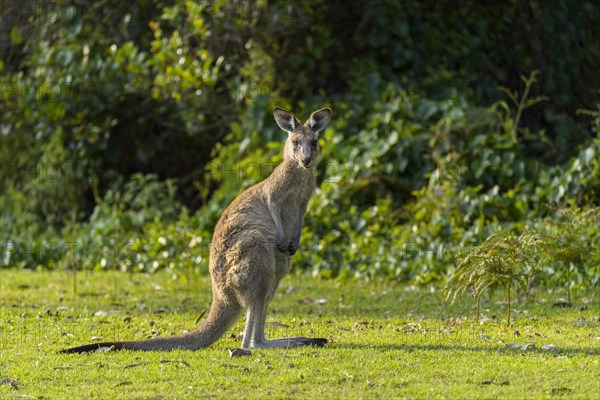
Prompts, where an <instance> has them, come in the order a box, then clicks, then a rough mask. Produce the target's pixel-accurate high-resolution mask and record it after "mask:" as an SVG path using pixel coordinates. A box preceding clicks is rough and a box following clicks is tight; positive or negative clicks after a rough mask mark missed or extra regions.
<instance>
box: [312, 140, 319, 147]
mask: <svg viewBox="0 0 600 400" xmlns="http://www.w3.org/2000/svg"><path fill="white" fill-rule="evenodd" d="M311 144H312V147H317V145H318V144H319V141H318V140H313V141H312V142H311Z"/></svg>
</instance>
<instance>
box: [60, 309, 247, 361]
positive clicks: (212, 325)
mask: <svg viewBox="0 0 600 400" xmlns="http://www.w3.org/2000/svg"><path fill="white" fill-rule="evenodd" d="M239 315H240V306H239V305H237V304H224V303H221V302H215V301H213V304H212V306H211V308H210V312H209V313H208V317H206V319H205V320H204V321H203V322H202V324H201V325H200V326H199V327H198V328H196V329H194V330H193V331H191V332H187V333H183V334H181V335H175V336H169V337H164V338H153V339H147V340H137V341H132V342H106V343H94V344H87V345H84V346H78V347H72V348H70V349H65V350H61V353H87V352H94V351H97V350H98V349H101V348H111V350H112V349H114V350H142V351H153V350H175V349H184V350H197V349H201V348H204V347H208V346H210V345H211V344H213V343H214V342H215V341H216V340H217V339H219V338H220V337H221V336H223V334H224V333H225V332H226V331H227V330H228V329H229V328H230V327H231V326H232V325H233V324H234V323H235V321H237V319H238V317H239Z"/></svg>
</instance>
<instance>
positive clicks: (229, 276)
mask: <svg viewBox="0 0 600 400" xmlns="http://www.w3.org/2000/svg"><path fill="white" fill-rule="evenodd" d="M273 115H274V117H275V121H276V122H277V124H278V125H279V127H280V128H281V129H283V130H284V131H286V132H287V133H288V137H287V141H286V142H285V147H284V158H283V162H282V163H281V164H279V165H278V166H277V167H276V168H275V170H274V171H273V173H272V174H271V175H270V176H269V177H268V178H266V179H265V180H264V181H262V182H260V183H257V184H256V185H254V186H252V187H250V188H248V189H247V190H245V191H244V192H243V193H242V194H240V195H239V196H238V197H237V198H236V199H235V200H233V202H232V203H231V204H230V205H229V207H227V208H226V209H225V211H224V212H223V214H222V215H221V218H220V219H219V222H218V223H217V225H216V227H215V231H214V236H213V241H212V244H211V248H210V265H209V270H210V275H211V281H212V304H211V307H210V311H209V314H208V316H207V317H206V319H205V320H204V321H203V323H202V324H201V325H200V326H199V327H198V328H196V329H195V330H193V331H190V332H187V333H183V334H180V335H176V336H170V337H164V338H153V339H148V340H139V341H131V342H112V343H95V344H89V345H85V346H79V347H74V348H70V349H66V350H63V351H62V353H83V352H89V351H95V350H97V349H99V348H101V347H113V348H115V349H129V350H172V349H189V350H195V349H200V348H204V347H207V346H209V345H211V344H212V343H213V342H215V341H216V340H217V339H219V338H220V337H221V336H223V334H224V333H225V332H226V331H227V330H228V329H229V328H230V327H231V326H232V325H233V324H234V323H235V322H236V321H237V319H238V318H239V316H240V314H241V313H242V310H243V309H245V310H246V325H245V328H244V339H243V342H242V348H244V349H274V348H292V347H300V346H311V345H312V346H319V347H320V346H324V345H325V343H327V340H326V339H316V338H305V337H292V338H282V339H273V340H267V339H266V338H265V317H266V312H267V305H268V304H269V302H270V301H271V299H272V298H273V295H274V294H275V290H276V289H277V285H278V283H279V281H280V280H281V278H283V276H285V274H287V272H288V271H289V269H290V256H292V255H293V254H294V253H296V250H297V249H298V244H299V242H300V233H301V230H302V223H303V220H304V214H305V213H306V206H307V204H308V201H309V200H310V198H311V196H312V194H313V191H314V189H315V186H316V165H317V162H318V156H319V142H318V132H319V131H320V130H322V129H323V128H325V126H326V125H327V123H328V122H329V119H330V118H331V110H330V109H329V108H323V109H320V110H318V111H315V112H313V113H312V114H311V116H310V117H309V118H308V120H307V121H306V122H305V123H304V124H301V123H300V122H299V121H298V119H297V118H296V117H295V116H294V114H292V113H291V112H289V111H286V110H284V109H282V108H277V107H276V108H275V109H273Z"/></svg>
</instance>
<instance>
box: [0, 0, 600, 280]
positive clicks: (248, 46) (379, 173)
mask: <svg viewBox="0 0 600 400" xmlns="http://www.w3.org/2000/svg"><path fill="white" fill-rule="evenodd" d="M30 3H31V2H26V3H24V6H23V8H22V10H21V12H20V13H18V15H17V16H16V17H15V18H10V19H6V18H4V17H5V16H6V15H7V14H3V15H2V16H3V21H5V20H6V21H8V22H7V23H6V24H5V25H3V26H2V29H0V31H2V32H1V33H3V35H0V44H2V46H0V78H1V80H2V81H1V82H0V83H1V84H2V89H3V91H2V93H1V96H0V103H1V105H2V114H1V115H0V163H1V165H2V176H1V178H2V185H1V189H0V190H1V192H0V208H1V209H2V210H3V212H2V215H1V218H0V239H1V240H2V242H3V265H4V266H11V267H12V266H16V267H22V268H40V267H42V268H60V267H63V268H67V267H68V268H74V269H76V268H115V269H123V270H129V271H137V270H141V271H148V272H151V271H154V270H156V269H159V268H166V269H169V270H170V271H172V273H173V276H188V275H190V274H191V273H205V272H206V262H207V259H206V257H207V256H206V254H207V251H206V249H207V248H208V247H207V246H208V243H209V241H210V237H211V234H212V229H213V227H214V224H215V223H216V221H217V219H218V217H219V215H220V213H221V212H222V210H223V209H224V208H225V207H226V206H227V204H228V203H229V202H230V201H231V200H232V199H233V198H234V197H235V196H236V195H237V194H239V193H240V192H241V191H242V190H243V189H244V188H246V187H248V186H250V185H251V184H253V183H255V182H257V181H259V180H261V179H263V178H264V177H266V176H267V175H268V174H269V173H270V172H271V170H272V169H273V167H274V166H275V165H276V164H277V163H278V162H280V161H281V147H282V146H281V144H282V141H283V139H284V135H285V134H284V133H283V132H281V131H280V130H279V129H278V128H277V127H276V125H275V123H274V122H273V119H272V115H271V111H270V110H271V109H272V107H273V106H276V105H278V106H284V107H288V108H292V109H293V110H294V112H295V113H296V114H298V115H300V116H301V115H306V114H307V113H308V112H309V111H311V110H312V109H314V108H315V107H318V106H331V107H332V108H333V110H334V118H333V120H332V123H331V124H330V126H329V127H328V128H327V130H326V131H325V132H323V133H322V137H321V139H320V141H321V145H322V147H323V160H322V162H321V164H320V166H319V181H320V187H319V188H318V190H317V191H316V193H315V196H314V199H313V201H312V203H311V206H310V210H309V214H308V215H307V218H306V220H305V222H306V226H305V228H304V231H303V236H302V245H301V251H300V252H299V253H298V255H297V256H296V257H295V259H294V265H295V268H296V269H297V271H300V272H302V271H305V272H307V273H310V274H312V275H314V276H319V277H323V278H338V279H348V278H366V279H374V278H377V277H381V276H383V277H387V278H391V279H397V280H402V281H411V282H415V283H428V282H434V283H440V282H443V281H445V280H446V279H447V277H448V276H449V274H452V273H453V272H455V270H456V266H455V265H454V260H455V258H456V256H457V255H459V254H461V252H462V251H463V250H464V249H465V248H472V247H475V246H478V245H481V244H482V243H485V242H486V240H487V238H488V237H490V235H492V237H496V235H506V234H507V233H510V234H513V235H516V236H515V237H519V236H518V235H519V234H521V233H523V232H525V231H526V230H527V229H534V228H535V231H536V232H538V233H540V235H542V233H543V234H544V235H547V236H543V235H542V236H541V237H543V240H544V241H548V243H551V242H552V243H558V242H560V241H561V240H563V239H560V235H562V234H566V233H565V232H568V230H564V229H563V228H564V227H561V226H562V225H560V224H561V223H562V222H560V221H562V220H563V218H565V217H564V216H563V215H562V214H561V213H562V212H563V211H562V210H565V209H567V210H571V211H569V212H573V213H575V214H577V215H579V214H578V213H582V212H584V211H580V209H583V210H586V209H588V207H589V209H595V208H594V207H598V205H599V203H600V201H599V197H598V196H599V193H598V188H599V187H600V163H599V159H600V158H599V157H598V154H600V137H599V136H598V134H599V132H600V101H599V100H598V94H599V93H600V92H599V91H598V89H599V87H600V82H599V81H598V76H599V75H598V74H597V71H596V68H595V66H596V65H598V60H599V58H600V52H599V51H598V48H597V46H596V42H595V41H594V38H595V37H597V36H598V32H599V31H598V29H600V28H599V27H600V13H599V12H598V10H597V9H596V8H594V7H593V6H592V2H591V1H584V2H583V3H581V4H567V3H565V2H551V3H552V4H551V5H550V6H546V3H544V4H542V3H541V2H540V1H538V0H532V1H530V2H526V3H523V2H518V1H516V0H510V1H507V2H504V3H502V4H499V3H498V4H495V5H493V6H489V5H479V4H470V5H469V7H465V6H464V5H459V6H457V5H456V4H455V3H454V2H446V1H442V2H437V3H436V4H435V5H433V4H428V3H423V4H421V3H417V2H396V1H387V0H386V1H378V2H365V3H360V4H359V3H356V4H353V6H351V7H349V6H348V5H347V4H346V2H340V1H329V2H325V1H321V0H318V1H312V2H297V3H290V2H288V1H284V0H282V1H273V2H229V1H225V0H222V1H221V0H219V1H214V2H195V1H189V0H172V1H163V0H149V1H145V2H139V3H135V4H134V3H123V2H117V1H115V0H101V1H97V2H95V3H93V4H90V3H89V2H87V1H83V0H81V1H80V0H76V1H66V0H65V1H62V0H61V1H56V2H51V3H52V4H51V5H49V6H48V9H47V10H46V9H45V10H44V11H47V12H48V15H49V16H50V18H39V11H40V10H37V11H36V10H33V9H31V7H32V5H31V4H30ZM11 7H12V5H11ZM3 12H4V13H13V14H14V13H15V10H14V9H13V8H7V9H5V10H4V11H3ZM541 48H543V49H545V50H544V51H542V52H540V50H539V49H541ZM535 70H539V72H536V73H533V74H532V73H531V71H535ZM283 98H285V99H286V100H284V99H283ZM590 118H591V123H590ZM577 218H579V217H577ZM556 221H559V222H558V224H559V225H558V226H556V225H555V223H557V222H556ZM597 226H598V224H590V225H585V234H582V235H581V237H582V238H585V240H588V241H589V242H590V243H597V241H598V234H599V233H598V231H599V229H598V228H597ZM582 229H583V228H582ZM556 235H558V236H556ZM569 235H572V233H569ZM596 247H599V246H595V247H593V248H592V249H591V250H590V249H588V250H586V252H587V253H588V254H587V255H586V256H585V259H578V260H576V262H575V263H574V264H573V265H577V266H578V267H574V268H570V269H568V270H565V269H564V265H565V264H567V261H564V260H566V259H564V260H563V262H559V261H557V260H562V259H563V258H561V257H563V256H562V255H559V254H556V255H555V258H556V259H555V260H554V261H551V262H548V265H547V266H546V267H545V268H541V269H538V270H537V272H536V275H535V280H534V281H535V282H536V284H537V283H538V282H539V284H545V285H556V284H563V283H564V282H565V281H569V282H571V283H570V285H571V284H573V283H572V282H577V284H578V285H579V286H582V285H590V284H591V285H597V276H599V274H598V269H599V268H600V267H599V266H598V265H599V263H598V250H597V249H596ZM580 253H581V252H580ZM558 270H560V271H563V272H561V273H558V274H555V273H553V271H558ZM565 271H567V272H565ZM567 273H568V274H570V275H565V274H567Z"/></svg>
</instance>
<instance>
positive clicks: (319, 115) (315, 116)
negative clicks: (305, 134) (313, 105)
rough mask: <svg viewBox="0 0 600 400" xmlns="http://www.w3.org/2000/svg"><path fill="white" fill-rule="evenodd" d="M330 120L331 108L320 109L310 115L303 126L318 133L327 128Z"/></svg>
mask: <svg viewBox="0 0 600 400" xmlns="http://www.w3.org/2000/svg"><path fill="white" fill-rule="evenodd" d="M330 118H331V108H321V109H320V110H317V111H315V112H314V113H312V114H310V117H309V118H308V121H306V124H305V125H307V126H308V127H310V129H312V130H313V131H315V132H319V131H320V130H323V128H325V127H326V126H327V123H328V122H329V119H330Z"/></svg>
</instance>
